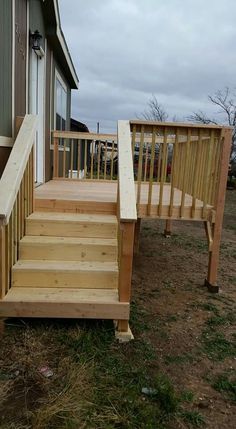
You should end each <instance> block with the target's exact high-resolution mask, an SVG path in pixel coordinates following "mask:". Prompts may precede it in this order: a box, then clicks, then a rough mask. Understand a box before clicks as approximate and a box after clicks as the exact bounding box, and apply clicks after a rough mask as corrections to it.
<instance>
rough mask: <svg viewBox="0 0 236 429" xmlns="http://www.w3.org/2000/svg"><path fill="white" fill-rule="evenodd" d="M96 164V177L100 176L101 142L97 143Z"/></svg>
mask: <svg viewBox="0 0 236 429" xmlns="http://www.w3.org/2000/svg"><path fill="white" fill-rule="evenodd" d="M97 162H98V166H97V179H98V180H99V178H100V162H101V142H100V141H99V143H98V161H97Z"/></svg>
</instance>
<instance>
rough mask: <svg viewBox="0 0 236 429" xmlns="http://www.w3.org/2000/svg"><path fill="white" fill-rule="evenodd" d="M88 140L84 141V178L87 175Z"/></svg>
mask: <svg viewBox="0 0 236 429" xmlns="http://www.w3.org/2000/svg"><path fill="white" fill-rule="evenodd" d="M87 158H88V141H87V140H85V141H84V178H85V179H86V177H87Z"/></svg>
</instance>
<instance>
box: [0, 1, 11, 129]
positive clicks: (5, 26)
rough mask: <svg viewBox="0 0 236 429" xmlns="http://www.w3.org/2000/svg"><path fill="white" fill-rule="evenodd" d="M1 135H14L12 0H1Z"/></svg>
mask: <svg viewBox="0 0 236 429" xmlns="http://www.w3.org/2000/svg"><path fill="white" fill-rule="evenodd" d="M0 52H1V59H0V96H1V103H0V136H6V137H11V136H12V1H11V0H1V13H0Z"/></svg>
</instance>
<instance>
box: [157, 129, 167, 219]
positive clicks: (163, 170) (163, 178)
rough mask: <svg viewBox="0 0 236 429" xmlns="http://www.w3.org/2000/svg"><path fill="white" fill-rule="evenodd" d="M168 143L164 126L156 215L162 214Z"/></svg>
mask: <svg viewBox="0 0 236 429" xmlns="http://www.w3.org/2000/svg"><path fill="white" fill-rule="evenodd" d="M167 152H168V145H167V128H166V127H165V128H164V142H163V152H162V162H161V181H160V193H159V204H158V215H159V216H161V215H162V205H163V192H164V185H165V181H166V169H167V157H168V153H167Z"/></svg>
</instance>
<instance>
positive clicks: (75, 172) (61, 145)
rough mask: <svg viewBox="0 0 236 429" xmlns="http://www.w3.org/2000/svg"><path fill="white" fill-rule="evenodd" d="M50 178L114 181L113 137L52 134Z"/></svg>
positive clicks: (73, 132)
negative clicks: (51, 170) (51, 169)
mask: <svg viewBox="0 0 236 429" xmlns="http://www.w3.org/2000/svg"><path fill="white" fill-rule="evenodd" d="M52 138H53V159H54V161H53V178H54V179H55V178H63V179H78V180H80V179H87V180H113V179H116V178H117V164H118V162H117V136H116V135H114V134H95V133H82V132H75V131H53V133H52Z"/></svg>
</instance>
